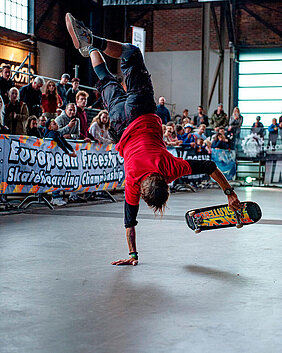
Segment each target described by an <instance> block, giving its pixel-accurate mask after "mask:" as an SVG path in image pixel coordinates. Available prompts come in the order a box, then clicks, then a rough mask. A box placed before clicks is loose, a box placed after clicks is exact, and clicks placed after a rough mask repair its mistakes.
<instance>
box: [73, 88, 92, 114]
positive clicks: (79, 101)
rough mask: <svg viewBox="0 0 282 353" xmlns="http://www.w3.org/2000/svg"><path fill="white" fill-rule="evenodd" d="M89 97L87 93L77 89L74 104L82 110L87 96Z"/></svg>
mask: <svg viewBox="0 0 282 353" xmlns="http://www.w3.org/2000/svg"><path fill="white" fill-rule="evenodd" d="M88 97H89V94H88V93H87V92H85V91H78V92H77V94H76V96H75V100H76V105H77V106H78V107H79V108H80V109H82V110H84V108H85V107H86V105H87V98H88Z"/></svg>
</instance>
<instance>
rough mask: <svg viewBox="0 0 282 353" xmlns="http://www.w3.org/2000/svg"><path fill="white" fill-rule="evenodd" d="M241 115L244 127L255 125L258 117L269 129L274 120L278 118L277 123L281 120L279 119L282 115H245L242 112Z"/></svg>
mask: <svg viewBox="0 0 282 353" xmlns="http://www.w3.org/2000/svg"><path fill="white" fill-rule="evenodd" d="M241 114H242V116H243V126H253V123H254V122H255V121H256V117H257V115H259V116H260V117H261V122H262V123H263V125H264V127H265V128H267V127H268V126H269V125H271V123H272V119H273V118H276V119H277V121H278V120H279V117H280V116H281V113H280V114H279V113H276V114H265V113H261V114H249V113H244V112H242V111H241Z"/></svg>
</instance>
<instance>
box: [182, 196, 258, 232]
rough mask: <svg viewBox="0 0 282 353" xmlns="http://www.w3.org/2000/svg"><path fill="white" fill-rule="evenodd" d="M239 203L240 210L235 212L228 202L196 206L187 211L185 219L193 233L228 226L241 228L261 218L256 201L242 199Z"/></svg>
mask: <svg viewBox="0 0 282 353" xmlns="http://www.w3.org/2000/svg"><path fill="white" fill-rule="evenodd" d="M241 205H242V208H241V210H240V211H236V212H234V211H231V210H230V208H229V207H228V204H224V205H218V206H210V207H204V208H196V209H194V210H189V211H187V212H186V214H185V219H186V222H187V225H188V227H189V228H191V229H192V230H193V231H194V232H195V233H200V232H201V231H203V230H212V229H220V228H228V227H237V228H241V227H243V226H245V225H247V224H253V223H256V222H257V221H259V220H260V219H261V216H262V212H261V209H260V207H259V205H258V204H257V203H255V202H251V201H244V202H241Z"/></svg>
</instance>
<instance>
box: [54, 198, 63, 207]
mask: <svg viewBox="0 0 282 353" xmlns="http://www.w3.org/2000/svg"><path fill="white" fill-rule="evenodd" d="M51 204H52V205H53V206H65V205H66V204H67V203H66V201H64V200H63V199H58V198H57V199H52V200H51Z"/></svg>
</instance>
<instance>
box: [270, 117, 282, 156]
mask: <svg viewBox="0 0 282 353" xmlns="http://www.w3.org/2000/svg"><path fill="white" fill-rule="evenodd" d="M278 129H279V124H277V119H275V118H274V119H272V124H271V125H270V126H269V127H268V132H269V135H268V143H267V148H269V147H270V144H271V145H272V151H275V147H276V142H277V139H278Z"/></svg>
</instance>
